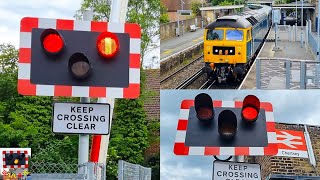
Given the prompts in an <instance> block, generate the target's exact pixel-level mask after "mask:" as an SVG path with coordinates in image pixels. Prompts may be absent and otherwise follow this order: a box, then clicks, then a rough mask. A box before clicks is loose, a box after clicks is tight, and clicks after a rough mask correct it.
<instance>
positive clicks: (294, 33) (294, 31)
mask: <svg viewBox="0 0 320 180" xmlns="http://www.w3.org/2000/svg"><path fill="white" fill-rule="evenodd" d="M292 28H293V41H296V33H297V32H296V26H295V25H293V26H292Z"/></svg>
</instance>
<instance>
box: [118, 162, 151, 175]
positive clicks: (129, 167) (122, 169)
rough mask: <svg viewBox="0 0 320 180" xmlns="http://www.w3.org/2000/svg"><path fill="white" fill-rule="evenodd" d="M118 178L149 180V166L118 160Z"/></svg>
mask: <svg viewBox="0 0 320 180" xmlns="http://www.w3.org/2000/svg"><path fill="white" fill-rule="evenodd" d="M118 166H119V168H118V179H119V180H151V168H146V167H143V166H140V165H138V164H132V163H128V162H125V161H123V160H119V161H118Z"/></svg>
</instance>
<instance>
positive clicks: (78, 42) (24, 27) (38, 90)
mask: <svg viewBox="0 0 320 180" xmlns="http://www.w3.org/2000/svg"><path fill="white" fill-rule="evenodd" d="M20 25H21V27H20V50H19V64H18V67H19V72H18V92H19V93H20V94H22V95H33V96H69V97H110V98H137V97H138V96H139V94H140V42H141V29H140V26H139V25H138V24H130V23H108V22H96V21H77V20H65V19H45V18H31V17H26V18H23V19H22V20H21V24H20Z"/></svg>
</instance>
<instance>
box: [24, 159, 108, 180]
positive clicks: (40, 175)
mask: <svg viewBox="0 0 320 180" xmlns="http://www.w3.org/2000/svg"><path fill="white" fill-rule="evenodd" d="M105 170H106V166H105V165H103V164H98V163H92V162H88V163H84V164H82V165H77V164H75V163H47V162H32V163H30V166H29V172H30V175H31V178H32V180H43V179H47V180H105V179H106V178H105V176H104V174H105ZM78 171H79V173H78Z"/></svg>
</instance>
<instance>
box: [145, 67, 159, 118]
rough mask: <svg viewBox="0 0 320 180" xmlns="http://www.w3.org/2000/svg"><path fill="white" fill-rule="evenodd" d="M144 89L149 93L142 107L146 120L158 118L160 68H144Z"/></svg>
mask: <svg viewBox="0 0 320 180" xmlns="http://www.w3.org/2000/svg"><path fill="white" fill-rule="evenodd" d="M144 71H145V73H146V89H147V91H148V92H147V94H148V95H149V96H148V97H147V98H146V100H145V102H144V108H145V111H146V113H147V118H148V120H160V78H159V77H160V69H145V70H144Z"/></svg>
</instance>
